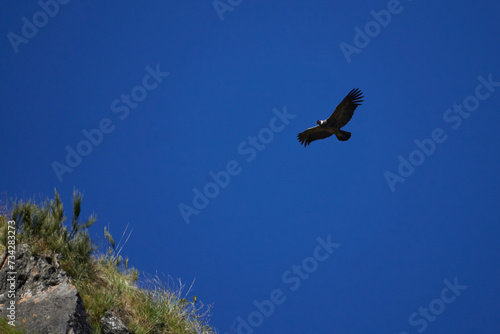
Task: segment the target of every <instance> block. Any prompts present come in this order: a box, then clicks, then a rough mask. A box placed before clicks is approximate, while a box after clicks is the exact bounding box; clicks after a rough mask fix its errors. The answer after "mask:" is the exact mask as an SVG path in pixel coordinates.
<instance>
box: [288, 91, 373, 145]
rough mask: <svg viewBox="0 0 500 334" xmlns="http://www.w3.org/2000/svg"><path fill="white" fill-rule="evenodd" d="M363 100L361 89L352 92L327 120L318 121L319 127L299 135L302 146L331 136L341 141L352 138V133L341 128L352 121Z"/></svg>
mask: <svg viewBox="0 0 500 334" xmlns="http://www.w3.org/2000/svg"><path fill="white" fill-rule="evenodd" d="M362 98H363V93H362V92H361V91H360V90H359V88H355V89H353V90H351V91H350V92H349V94H347V96H346V97H345V98H344V99H343V100H342V102H340V103H339V105H338V106H337V108H335V111H334V112H333V114H332V115H331V116H330V117H328V119H327V120H323V121H316V124H318V125H316V126H314V127H312V128H309V129H307V130H305V131H303V132H301V133H299V134H298V135H297V138H298V139H299V142H300V144H304V147H306V146H307V145H309V144H311V142H312V141H315V140H318V139H324V138H328V137H330V136H331V135H336V136H337V139H338V140H340V141H346V140H348V139H349V138H351V133H350V132H347V131H343V130H340V128H341V127H343V126H344V125H346V124H347V123H348V122H349V121H350V120H351V118H352V115H353V114H354V110H355V109H356V108H357V107H358V106H359V105H360V104H361V102H363V100H362Z"/></svg>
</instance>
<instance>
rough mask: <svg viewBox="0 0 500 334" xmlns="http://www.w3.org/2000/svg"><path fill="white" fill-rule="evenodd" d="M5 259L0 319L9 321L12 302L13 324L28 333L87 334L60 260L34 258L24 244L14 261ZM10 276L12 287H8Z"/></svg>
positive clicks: (0, 274) (83, 315)
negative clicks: (22, 327) (13, 292)
mask: <svg viewBox="0 0 500 334" xmlns="http://www.w3.org/2000/svg"><path fill="white" fill-rule="evenodd" d="M8 255H9V254H7V253H4V254H3V255H2V257H1V258H0V260H1V262H0V317H5V316H7V320H12V318H9V315H10V314H11V313H12V312H11V310H9V309H8V307H11V303H12V301H15V324H16V326H19V325H22V324H24V326H25V328H26V329H27V332H28V333H39V334H88V333H90V330H89V326H88V324H87V315H86V312H85V308H84V306H83V302H82V300H81V298H80V295H79V294H78V291H77V289H76V287H75V286H74V285H73V284H72V283H71V280H70V278H69V276H68V274H67V273H66V272H65V271H64V270H62V269H60V268H59V260H60V256H53V257H39V256H33V255H32V254H31V252H30V248H29V246H28V245H26V244H21V245H17V246H16V252H15V256H14V258H11V259H9V257H8ZM9 260H11V262H9ZM11 265H13V267H11ZM12 272H15V273H16V274H12ZM13 276H15V284H11V282H14V281H13V280H12V277H13ZM9 279H10V280H9ZM14 286H15V289H13V288H14ZM13 290H15V297H14V298H12V291H13Z"/></svg>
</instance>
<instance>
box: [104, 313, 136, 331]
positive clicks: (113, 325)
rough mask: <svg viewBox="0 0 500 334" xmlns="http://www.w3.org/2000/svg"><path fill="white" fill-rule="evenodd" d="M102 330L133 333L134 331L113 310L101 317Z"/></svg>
mask: <svg viewBox="0 0 500 334" xmlns="http://www.w3.org/2000/svg"><path fill="white" fill-rule="evenodd" d="M101 325H102V331H103V332H104V334H132V332H131V331H130V330H129V329H128V328H127V327H126V326H125V325H124V324H123V322H122V321H121V320H120V319H118V317H117V316H116V315H115V314H114V313H113V312H111V311H107V312H106V313H105V314H104V316H103V317H102V318H101Z"/></svg>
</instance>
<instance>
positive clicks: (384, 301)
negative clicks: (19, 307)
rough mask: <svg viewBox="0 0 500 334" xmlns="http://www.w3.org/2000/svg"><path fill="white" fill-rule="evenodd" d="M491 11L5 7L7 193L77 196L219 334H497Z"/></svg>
mask: <svg viewBox="0 0 500 334" xmlns="http://www.w3.org/2000/svg"><path fill="white" fill-rule="evenodd" d="M215 7H217V8H215ZM43 8H45V9H43ZM499 10H500V5H498V4H496V3H493V2H490V1H477V2H474V3H472V2H463V3H457V2H456V1H454V2H452V1H442V2H439V3H430V2H425V1H407V0H402V1H401V2H396V1H394V0H391V1H385V0H384V1H378V2H373V1H370V2H368V1H356V2H346V3H333V2H331V1H272V2H270V1H261V0H256V1H247V0H243V1H241V0H232V1H229V0H223V1H219V2H216V3H215V5H214V3H212V2H211V1H203V2H197V3H190V2H180V1H177V2H168V3H167V2H165V3H161V4H160V3H156V2H151V1H149V2H148V1H146V2H144V1H142V2H135V1H121V2H106V3H98V2H95V1H90V2H83V1H77V0H72V1H68V0H66V2H64V1H63V0H59V2H55V1H49V0H46V2H44V0H42V1H41V2H40V3H37V2H35V1H32V2H13V1H8V2H3V3H2V4H0V17H1V18H0V30H1V33H2V36H4V37H3V39H2V42H1V43H0V53H1V54H2V62H1V65H0V71H1V77H2V80H1V81H0V91H1V92H2V93H1V94H2V102H3V108H2V109H3V111H2V122H1V123H0V129H1V131H0V136H1V141H2V143H3V145H2V150H1V156H2V163H1V164H0V175H2V178H1V180H0V191H2V192H4V193H6V194H7V195H8V196H9V197H17V198H31V197H33V196H37V197H38V196H41V197H42V198H44V197H46V196H50V197H52V196H53V189H54V187H56V188H57V190H58V192H59V193H60V194H61V196H62V199H63V200H64V202H65V203H66V205H67V208H69V207H70V205H69V204H70V202H71V196H72V195H71V194H72V191H73V189H74V188H76V189H79V190H80V191H82V192H83V193H84V200H83V214H84V215H87V216H88V215H90V214H91V213H92V212H94V213H96V214H97V215H98V218H99V220H98V223H96V224H95V225H94V226H93V227H92V228H91V229H90V233H91V235H92V236H94V237H95V238H96V239H97V240H102V239H103V238H102V236H103V228H104V226H108V225H109V227H110V230H111V232H112V233H113V234H114V235H115V238H118V236H119V235H121V233H122V232H123V230H124V229H125V226H127V224H128V225H129V227H130V228H132V229H133V233H132V236H131V238H130V239H129V241H128V243H127V244H126V246H125V248H124V250H123V254H124V255H126V256H128V257H129V258H130V263H131V264H132V265H134V266H135V267H136V268H138V269H139V270H141V271H144V272H148V273H150V274H152V275H154V274H155V273H156V272H158V273H159V274H164V275H170V276H172V277H173V278H181V279H182V281H183V282H185V283H188V284H189V283H190V282H191V281H192V280H193V279H196V281H195V284H194V288H193V294H195V295H197V296H198V299H199V300H202V301H203V302H204V303H207V304H214V308H213V312H212V313H213V316H212V320H211V323H212V324H213V325H214V326H215V327H216V328H217V329H218V330H220V332H221V333H225V332H230V331H231V329H232V330H233V332H236V333H332V332H336V333H343V334H351V333H353V334H354V333H356V334H357V333H395V334H407V333H411V334H413V333H423V332H425V333H443V332H452V333H496V332H497V330H498V328H499V327H500V320H499V318H498V315H497V310H498V309H499V307H500V289H498V284H497V282H498V281H499V279H500V269H499V267H498V263H499V260H500V252H499V247H498V239H499V237H500V228H499V227H498V221H499V217H500V211H499V209H498V204H496V203H498V199H499V196H498V195H499V192H498V188H499V186H500V180H499V178H498V177H497V170H498V168H497V166H498V162H499V145H498V143H499V139H500V133H499V132H498V131H497V124H498V123H499V122H500V114H499V105H500V83H499V82H500V71H499V68H498V57H499V51H500V41H499V40H498V38H495V36H496V35H497V33H498V31H500V21H499V20H498V14H497V13H498V12H499ZM46 13H48V14H46ZM35 23H36V25H35ZM346 50H347V51H346ZM357 87H359V88H360V89H361V90H362V91H363V93H364V96H365V102H364V103H363V104H362V105H361V106H360V107H359V108H358V109H357V110H356V112H355V114H354V117H353V118H352V120H351V122H350V123H349V124H348V125H347V126H346V127H345V128H344V130H346V131H350V132H352V137H351V139H350V140H349V141H347V142H339V141H337V139H336V138H328V139H325V140H322V141H317V142H313V143H312V144H311V145H310V146H308V147H307V148H304V147H301V146H300V145H299V143H298V141H297V139H296V135H297V133H299V132H301V131H303V130H304V129H306V128H308V127H310V126H313V125H314V123H315V122H316V120H318V119H325V118H327V117H328V116H329V115H330V114H331V112H332V111H333V110H334V108H335V106H336V105H337V104H338V103H339V102H340V101H341V100H342V99H343V98H344V96H345V95H346V94H347V93H348V92H349V91H350V90H351V89H352V88H357ZM89 138H90V139H89ZM68 152H73V153H68ZM68 154H69V157H68ZM77 155H78V156H77ZM221 171H222V172H221ZM213 175H218V176H215V178H216V179H217V180H218V183H216V182H215V181H214V177H213ZM197 191H199V192H200V193H201V194H202V195H198V197H197V198H195V197H196V194H197ZM207 192H208V197H206V196H207ZM202 196H203V197H206V198H205V199H203V198H202ZM193 200H195V201H197V202H196V203H193ZM188 207H189V208H190V209H186V208H188ZM180 208H184V209H185V210H188V211H185V212H189V214H186V213H185V214H184V215H183V214H182V212H181V211H182V210H181V209H180ZM68 214H69V212H68ZM186 217H187V218H186ZM187 222H189V224H187ZM266 301H268V302H266ZM271 305H272V306H271ZM259 308H260V310H259Z"/></svg>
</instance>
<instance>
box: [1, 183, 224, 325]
mask: <svg viewBox="0 0 500 334" xmlns="http://www.w3.org/2000/svg"><path fill="white" fill-rule="evenodd" d="M81 203H82V196H81V194H80V193H79V192H77V191H75V192H74V194H73V217H72V219H71V222H70V224H67V225H68V226H66V224H65V223H64V222H65V220H66V217H65V216H64V210H63V203H62V202H61V199H60V197H59V195H58V193H57V191H56V192H55V198H54V199H53V200H48V199H47V200H45V201H44V202H43V203H41V204H39V203H35V202H33V201H27V202H24V201H20V202H16V203H14V205H13V207H12V208H11V209H10V210H8V209H7V208H6V207H5V206H3V207H1V208H0V210H1V211H0V254H1V253H3V251H4V250H5V246H6V245H7V233H6V230H7V224H6V222H7V221H8V220H14V221H15V222H16V231H17V240H16V242H17V243H18V244H20V243H27V244H29V245H31V250H32V252H33V253H34V254H35V255H45V256H46V255H49V256H50V255H52V256H55V254H61V256H62V257H61V260H60V264H61V267H62V268H63V269H64V270H65V271H66V272H67V273H68V274H69V276H70V277H71V279H72V280H73V283H74V284H75V286H76V287H77V289H78V291H79V293H80V295H81V297H82V299H83V303H84V305H85V309H86V311H87V315H88V317H89V323H90V324H91V326H92V333H93V334H101V333H102V330H101V326H100V323H99V322H100V319H101V317H102V316H103V315H104V313H106V311H108V310H111V311H113V312H114V313H115V314H116V315H117V316H118V317H119V318H120V319H122V321H123V322H124V323H125V325H126V326H127V327H128V328H130V329H131V330H132V331H133V332H134V333H137V334H146V333H169V334H177V333H179V334H191V333H203V334H209V333H216V331H215V330H213V329H212V328H211V327H210V326H209V324H208V322H207V321H208V312H209V310H210V307H204V306H203V304H202V303H201V302H199V301H197V298H196V296H194V297H193V298H192V299H190V300H188V299H186V298H185V297H186V295H187V294H188V293H189V289H188V290H187V291H184V290H185V289H184V287H185V286H184V285H183V284H182V283H181V282H180V281H179V282H177V284H175V283H176V282H173V281H172V283H174V284H173V286H175V288H174V289H171V288H169V285H170V284H169V281H167V282H164V281H162V280H160V279H159V278H158V277H155V278H145V279H141V280H140V283H141V284H140V285H141V286H142V287H143V288H139V287H138V286H137V283H138V278H139V276H140V275H139V272H138V271H137V270H136V269H134V268H132V267H130V266H129V263H128V259H125V258H123V257H122V256H121V255H120V247H119V245H116V244H115V241H114V240H113V237H112V236H111V234H110V233H109V231H107V230H106V228H104V236H105V240H106V243H107V245H106V247H105V248H106V249H104V250H101V251H98V250H97V247H96V244H95V243H94V242H93V241H92V240H91V238H90V236H89V233H88V228H89V227H90V226H92V225H93V224H94V223H95V222H96V218H95V217H94V216H91V217H90V218H88V219H87V220H85V221H81V219H80V212H81ZM143 276H144V277H145V275H141V277H143ZM144 287H145V288H144ZM5 326H8V325H6V324H5V322H4V321H2V320H0V330H2V328H4V329H5V330H11V329H12V328H7V327H5ZM9 327H10V326H9ZM18 332H20V331H12V333H18Z"/></svg>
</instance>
